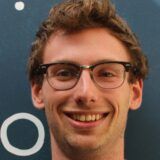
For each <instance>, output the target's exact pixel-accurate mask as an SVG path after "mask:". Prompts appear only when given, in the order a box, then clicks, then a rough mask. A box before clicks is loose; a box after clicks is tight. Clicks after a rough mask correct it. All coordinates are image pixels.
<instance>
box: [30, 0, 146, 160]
mask: <svg viewBox="0 0 160 160" xmlns="http://www.w3.org/2000/svg"><path fill="white" fill-rule="evenodd" d="M28 71H29V80H30V83H31V93H32V100H33V104H34V106H35V107H37V108H38V109H44V110H45V113H46V117H47V121H48V126H49V131H50V136H51V149H52V160H53V159H54V160H82V159H83V160H124V158H125V157H124V134H125V128H126V122H127V116H128V111H129V109H132V110H135V109H138V108H139V107H140V104H141V102H142V90H143V80H144V79H145V77H146V75H147V72H148V67H147V60H146V58H145V56H144V54H143V52H142V50H141V48H140V45H139V43H138V41H137V39H136V37H135V35H134V34H133V33H132V31H131V30H130V28H129V27H128V25H127V24H126V23H125V22H124V21H123V20H122V19H121V18H120V17H119V16H118V15H117V13H116V11H115V9H114V7H113V5H112V4H111V3H110V2H109V1H107V0H68V1H64V2H62V3H61V4H58V5H57V6H55V7H53V8H52V9H51V11H50V14H49V17H48V18H47V19H46V20H45V21H44V22H43V23H42V25H41V27H40V29H39V31H38V33H37V35H36V40H35V42H34V43H33V44H32V49H31V55H30V58H29V61H28Z"/></svg>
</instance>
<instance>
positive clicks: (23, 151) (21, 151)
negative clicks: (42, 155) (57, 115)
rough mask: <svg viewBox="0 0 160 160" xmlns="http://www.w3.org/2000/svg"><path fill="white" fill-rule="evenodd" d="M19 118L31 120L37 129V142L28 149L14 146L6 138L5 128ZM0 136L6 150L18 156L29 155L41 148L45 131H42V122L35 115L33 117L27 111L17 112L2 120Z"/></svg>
mask: <svg viewBox="0 0 160 160" xmlns="http://www.w3.org/2000/svg"><path fill="white" fill-rule="evenodd" d="M20 119H26V120H29V121H31V122H33V124H34V125H35V126H36V127H37V129H38V139H37V142H36V143H35V145H34V146H33V147H32V148H30V149H19V148H16V147H14V146H12V145H11V144H10V142H9V140H8V136H7V129H8V127H9V125H10V124H12V123H13V122H14V121H17V120H20ZM0 136H1V141H2V144H3V146H4V147H5V149H6V150H7V151H8V152H10V153H12V154H14V155H18V156H29V155H32V154H34V153H36V152H38V151H39V150H40V149H41V147H42V146H43V144H44V137H45V132H44V127H43V124H42V123H41V121H40V120H39V119H38V118H37V117H35V116H33V115H32V114H29V113H17V114H14V115H12V116H11V117H9V118H7V119H6V120H5V121H4V122H3V124H2V126H1V135H0Z"/></svg>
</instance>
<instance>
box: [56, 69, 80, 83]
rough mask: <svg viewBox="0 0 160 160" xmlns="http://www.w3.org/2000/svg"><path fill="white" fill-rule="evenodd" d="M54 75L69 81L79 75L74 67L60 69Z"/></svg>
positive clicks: (58, 78)
mask: <svg viewBox="0 0 160 160" xmlns="http://www.w3.org/2000/svg"><path fill="white" fill-rule="evenodd" d="M54 77H55V78H56V79H57V80H61V81H67V80H71V79H74V78H76V77H77V73H76V72H75V71H74V70H72V69H60V70H58V71H57V72H56V73H55V74H54Z"/></svg>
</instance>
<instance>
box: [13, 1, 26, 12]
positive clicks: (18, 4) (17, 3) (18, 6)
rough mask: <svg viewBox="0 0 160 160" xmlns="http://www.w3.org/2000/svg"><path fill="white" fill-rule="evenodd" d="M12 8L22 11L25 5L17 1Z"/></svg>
mask: <svg viewBox="0 0 160 160" xmlns="http://www.w3.org/2000/svg"><path fill="white" fill-rule="evenodd" d="M14 6H15V9H16V10H18V11H22V10H23V9H24V7H25V4H24V2H22V1H18V2H16V3H15V5H14Z"/></svg>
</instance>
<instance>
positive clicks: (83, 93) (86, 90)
mask: <svg viewBox="0 0 160 160" xmlns="http://www.w3.org/2000/svg"><path fill="white" fill-rule="evenodd" d="M74 89H75V90H74V96H73V98H74V101H75V102H76V104H77V105H80V106H88V107H89V106H91V105H93V104H95V103H96V102H97V100H98V88H97V86H96V85H95V84H94V82H93V80H92V79H91V76H90V73H89V71H88V70H83V71H82V74H81V77H80V79H79V81H78V83H77V85H76V86H75V88H74Z"/></svg>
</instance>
